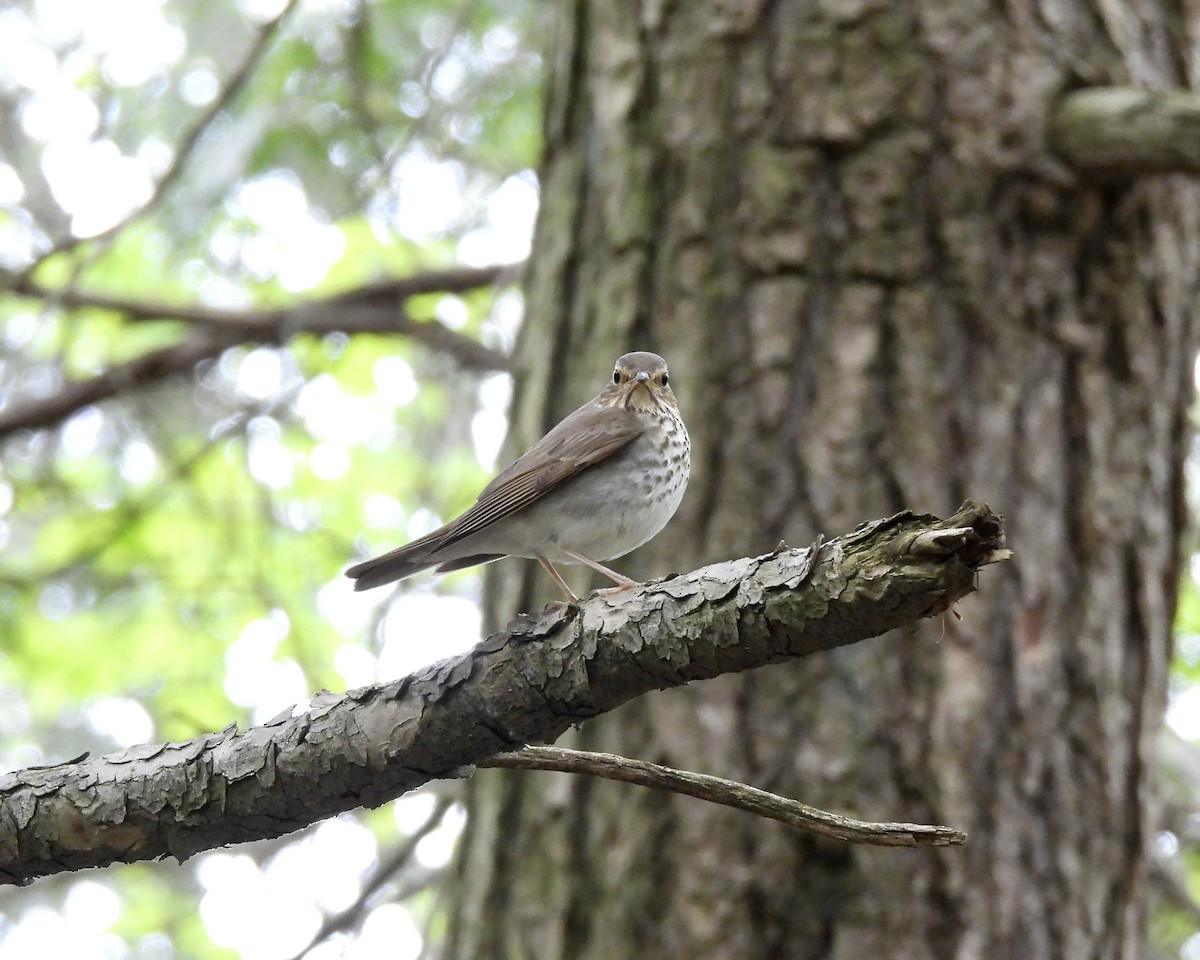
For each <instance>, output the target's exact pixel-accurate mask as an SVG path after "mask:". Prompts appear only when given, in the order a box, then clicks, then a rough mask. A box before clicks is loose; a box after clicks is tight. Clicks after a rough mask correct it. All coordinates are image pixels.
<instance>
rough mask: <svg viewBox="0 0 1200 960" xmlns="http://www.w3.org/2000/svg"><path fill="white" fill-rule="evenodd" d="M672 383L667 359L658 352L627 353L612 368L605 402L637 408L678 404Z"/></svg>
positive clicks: (664, 406) (649, 408) (605, 392)
mask: <svg viewBox="0 0 1200 960" xmlns="http://www.w3.org/2000/svg"><path fill="white" fill-rule="evenodd" d="M670 383H671V378H670V377H669V376H668V375H667V361H666V360H664V359H663V358H662V357H660V356H659V355H658V354H657V353H645V352H639V353H627V354H625V356H623V357H621V358H620V359H619V360H617V363H616V366H615V367H613V373H612V382H611V383H610V384H609V385H608V386H607V387H605V389H604V393H603V394H602V395H601V396H602V402H604V403H607V404H611V405H612V406H621V407H632V408H633V409H635V410H659V409H663V408H670V407H675V406H677V404H676V401H675V394H674V393H673V392H672V391H671V386H670Z"/></svg>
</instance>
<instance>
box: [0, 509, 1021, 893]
mask: <svg viewBox="0 0 1200 960" xmlns="http://www.w3.org/2000/svg"><path fill="white" fill-rule="evenodd" d="M1006 557H1007V551H1006V550H1004V547H1003V534H1002V530H1001V525H1000V520H999V518H998V517H996V516H995V515H994V514H993V513H992V512H991V511H990V510H989V509H988V508H987V507H985V506H981V505H978V504H974V503H971V502H967V503H966V504H964V505H963V507H962V508H961V509H960V510H959V511H958V512H957V513H956V514H954V515H953V516H952V517H950V518H948V519H945V520H938V519H937V518H934V517H930V516H916V515H913V514H911V513H901V514H898V515H896V516H894V517H891V518H889V519H886V520H880V521H876V522H873V523H869V524H864V525H863V526H862V527H860V528H859V529H858V530H856V531H855V532H854V533H851V534H848V535H846V536H843V537H840V538H838V539H835V540H832V541H830V542H828V543H825V544H823V545H817V546H815V548H806V549H781V550H779V551H777V552H775V553H771V554H767V555H765V556H760V557H754V558H744V559H740V560H731V561H726V562H723V563H717V564H713V565H711V566H708V567H703V568H701V569H699V570H695V571H693V572H691V573H687V574H682V575H678V576H673V577H670V578H667V579H665V580H661V581H658V582H656V583H653V584H650V585H647V586H646V587H644V588H642V589H639V590H634V591H626V592H622V593H617V594H612V595H604V596H597V597H593V598H591V599H589V600H587V601H585V602H584V603H582V604H581V605H579V606H573V605H557V606H552V607H548V608H547V609H546V611H544V612H543V613H542V614H541V615H540V616H538V617H531V616H522V617H520V618H518V619H517V620H515V621H514V622H513V623H511V624H510V625H509V626H508V628H507V629H506V630H504V631H501V632H499V633H496V634H494V635H493V636H491V637H489V638H488V639H486V640H484V641H483V642H481V643H480V644H478V645H477V646H476V647H475V648H474V649H472V650H471V651H469V652H468V653H465V654H463V655H461V656H458V657H453V658H450V659H448V660H443V661H441V662H439V663H436V664H433V665H432V666H430V667H427V668H425V669H424V670H422V671H419V672H417V673H414V674H412V675H410V676H408V677H405V678H403V679H401V680H398V681H395V682H392V683H386V684H376V685H373V686H369V687H363V688H361V689H358V690H354V691H350V692H348V693H345V694H339V695H333V694H329V693H321V694H318V695H317V696H316V697H314V698H313V700H312V701H311V702H310V703H309V704H307V705H306V706H304V707H303V708H298V709H296V710H293V711H288V712H286V713H284V714H282V715H280V716H279V717H277V718H276V719H274V720H272V721H270V722H268V723H266V724H263V725H261V726H257V727H252V728H250V729H248V730H246V731H244V732H239V731H238V730H237V729H236V728H235V727H232V726H231V727H228V728H226V729H225V730H222V731H220V732H217V733H212V734H208V735H205V736H203V737H198V738H196V739H194V740H189V741H186V742H181V743H167V744H157V745H146V746H139V747H134V748H132V749H129V750H126V751H124V752H122V753H119V754H113V755H110V756H106V757H99V758H95V759H85V760H82V761H80V762H73V763H66V764H61V765H58V766H54V767H47V768H32V769H28V770H23V771H18V772H15V773H11V774H8V775H6V776H4V777H2V778H0V798H2V802H0V882H4V883H23V882H28V881H29V880H31V879H34V878H36V877H40V876H45V875H48V874H53V873H59V872H63V871H67V870H77V869H81V868H84V867H96V866H104V865H106V864H109V863H113V862H116V861H123V862H130V861H135V860H145V859H153V858H158V857H163V856H174V857H176V858H178V859H181V860H182V859H184V858H186V857H188V856H191V855H192V854H194V853H197V852H199V851H201V850H206V849H210V848H212V847H215V846H220V845H224V844H228V843H232V842H237V841H247V840H255V839H261V838H265V837H274V836H279V835H280V834H284V833H288V832H290V831H292V830H296V829H299V828H300V827H303V826H306V825H307V824H309V823H312V822H314V821H316V820H319V819H321V818H323V817H328V816H332V815H334V814H336V813H339V812H342V811H345V810H349V809H352V808H354V807H358V806H363V805H366V806H374V805H377V804H380V803H383V802H384V801H386V800H389V799H391V798H393V797H396V796H398V795H400V794H401V793H404V792H405V791H407V790H411V789H413V788H415V787H417V786H420V785H421V784H423V783H425V782H427V781H429V780H431V779H434V778H437V777H445V776H457V775H460V774H462V773H464V772H467V769H465V768H469V765H470V764H473V763H475V762H476V761H479V760H481V759H483V758H485V757H487V756H490V755H491V754H494V753H497V752H499V751H502V750H508V749H511V748H512V747H513V746H515V745H520V744H525V743H537V742H550V741H553V740H554V739H556V738H557V737H558V736H559V735H560V734H562V733H563V732H564V731H565V730H566V729H567V728H568V727H569V726H570V725H572V724H574V723H578V722H579V721H581V720H584V719H586V718H588V717H591V716H595V715H597V714H601V713H604V712H606V711H608V710H611V709H613V708H614V707H616V706H618V705H620V704H622V703H624V702H626V701H628V700H630V699H632V698H634V697H637V696H640V695H641V694H644V693H647V692H649V691H651V690H655V689H662V688H666V687H673V686H679V685H682V684H685V683H689V682H691V681H693V680H702V679H707V678H710V677H715V676H717V675H719V674H722V673H731V672H736V671H742V670H748V669H751V668H753V667H759V666H764V665H766V664H770V663H777V662H780V661H783V660H787V659H791V658H795V657H803V656H806V655H808V654H811V653H815V652H817V651H820V650H827V649H830V648H832V647H836V646H841V645H844V644H848V643H854V642H856V641H858V640H862V639H865V638H867V637H870V636H875V635H877V634H880V633H883V632H885V631H887V630H890V629H893V628H895V627H897V626H901V625H903V624H908V623H912V622H913V621H915V620H917V619H919V618H921V617H927V616H931V615H933V614H936V613H939V612H941V611H944V610H946V609H947V608H948V606H949V605H950V604H952V603H953V602H954V601H956V600H957V599H959V598H960V597H963V596H965V595H966V594H967V593H969V592H971V591H972V590H973V589H974V586H975V575H976V571H977V569H978V568H979V567H980V566H982V565H984V564H987V563H991V562H995V561H996V560H1001V559H1004V558H1006Z"/></svg>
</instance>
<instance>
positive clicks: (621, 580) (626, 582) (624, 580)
mask: <svg viewBox="0 0 1200 960" xmlns="http://www.w3.org/2000/svg"><path fill="white" fill-rule="evenodd" d="M557 546H558V549H559V550H561V551H562V552H563V553H565V554H566V555H567V556H568V557H572V558H574V559H575V560H578V561H579V562H580V563H582V564H586V565H587V566H589V567H591V568H592V569H593V570H595V571H596V572H597V573H602V574H604V575H605V576H606V577H608V578H609V579H610V580H611V581H612V582H613V583H615V584H616V586H615V587H605V588H604V589H602V590H597V591H596V592H597V593H617V592H619V591H621V590H630V589H632V588H633V587H640V586H641V584H640V583H638V582H637V581H636V580H630V579H629V578H628V577H627V576H625V575H624V574H621V573H617V571H616V570H610V569H609V568H608V567H606V566H605V565H604V564H602V563H597V562H596V561H595V560H593V559H592V558H591V557H585V556H584V555H583V554H582V553H576V552H575V551H574V550H572V549H571V548H570V547H564V546H563V545H562V544H561V543H560V544H557Z"/></svg>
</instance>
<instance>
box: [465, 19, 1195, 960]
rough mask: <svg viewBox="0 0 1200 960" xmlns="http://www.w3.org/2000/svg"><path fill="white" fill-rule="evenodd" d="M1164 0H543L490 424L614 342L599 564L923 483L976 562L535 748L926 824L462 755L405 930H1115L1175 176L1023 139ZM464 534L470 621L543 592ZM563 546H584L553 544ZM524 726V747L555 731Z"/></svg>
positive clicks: (483, 945)
mask: <svg viewBox="0 0 1200 960" xmlns="http://www.w3.org/2000/svg"><path fill="white" fill-rule="evenodd" d="M1183 16H1184V14H1183V13H1182V7H1181V6H1180V5H1177V4H1174V3H1172V2H1170V0H1110V2H1105V3H1099V2H1097V0H1078V2H1075V3H1072V4H1063V5H1055V6H1053V7H1037V8H1034V7H1029V6H1026V5H1022V4H1017V5H1012V4H1008V5H997V4H987V3H979V2H961V3H945V2H943V0H922V2H917V3H906V4H892V3H883V2H871V0H865V2H828V3H820V4H814V3H804V2H801V0H778V2H774V3H763V2H757V3H756V2H753V0H747V2H740V3H730V2H717V0H709V2H695V3H676V4H663V3H657V2H649V0H646V2H644V3H642V4H637V3H632V2H626V3H598V2H597V3H585V2H577V3H575V4H573V5H570V6H568V5H563V7H562V9H561V20H562V24H561V29H560V30H559V32H558V36H557V38H556V42H555V45H554V48H553V50H552V53H551V56H552V82H551V89H550V94H549V100H548V105H547V120H546V130H547V142H546V155H545V162H544V167H543V170H542V212H541V218H540V223H539V226H538V235H537V240H536V244H535V252H534V256H533V257H532V263H533V264H534V266H533V269H532V274H531V276H530V279H529V286H528V311H527V312H528V317H527V320H526V325H525V328H524V330H523V339H522V343H521V345H520V348H519V357H518V359H519V363H520V370H519V372H518V381H519V388H518V392H517V395H516V399H515V403H514V422H513V434H514V438H513V448H514V449H515V448H517V447H520V446H523V445H525V444H526V443H528V442H530V441H531V440H532V439H535V438H536V436H538V435H539V434H540V433H541V432H542V431H543V430H544V429H545V428H547V427H548V426H549V425H551V424H552V423H553V422H554V421H556V420H557V419H559V418H561V417H562V416H563V415H564V414H566V413H567V412H568V411H569V410H571V409H572V408H573V407H574V406H575V405H576V404H578V403H579V402H581V401H582V400H583V399H585V398H586V397H588V396H590V395H591V394H592V393H594V392H595V390H597V389H598V387H599V385H600V384H602V383H603V381H604V379H605V378H606V376H608V374H609V372H610V364H611V361H612V360H613V359H615V357H616V356H617V355H618V354H620V353H621V352H623V351H624V350H626V349H631V348H638V349H652V350H656V351H658V352H660V353H662V354H663V355H664V356H666V357H667V359H668V361H669V362H670V364H671V371H672V383H673V385H675V387H676V392H677V394H678V396H679V399H680V403H681V405H682V408H683V411H684V416H685V418H686V420H687V423H688V426H689V429H690V431H691V434H692V440H693V464H694V467H693V478H692V483H691V487H690V489H689V491H688V494H687V497H686V499H685V501H684V504H683V507H682V508H681V510H680V513H679V515H678V516H677V517H676V519H675V520H674V521H673V522H672V524H671V525H670V526H669V527H668V528H667V530H666V531H664V533H663V534H662V535H660V536H659V537H658V538H657V539H656V540H655V541H653V542H652V543H651V544H650V545H648V546H647V547H646V548H644V549H643V550H642V551H640V552H639V553H638V554H637V555H636V556H634V557H632V558H628V559H626V560H625V561H618V562H617V564H616V565H617V566H618V567H619V568H620V569H622V570H623V571H625V572H628V573H630V574H632V575H635V576H648V575H657V574H664V573H668V572H670V571H673V570H681V569H688V568H690V567H692V566H694V565H696V564H698V563H701V562H705V561H711V560H716V559H721V558H726V557H733V556H739V555H742V554H748V553H749V554H753V553H761V552H764V551H767V550H769V549H772V548H773V547H774V546H775V545H776V543H777V542H778V541H779V540H780V539H781V538H782V539H785V540H787V541H788V542H789V543H793V544H801V543H804V542H807V541H809V540H811V539H812V538H813V537H814V535H815V534H816V533H818V532H825V533H838V532H841V531H844V530H846V529H849V528H850V527H852V526H853V525H855V524H856V523H857V522H859V521H861V520H864V519H868V518H872V517H877V516H882V515H884V514H887V513H889V512H891V511H895V510H899V509H900V508H903V507H911V508H913V509H916V510H919V511H929V512H934V513H939V514H942V515H944V514H946V513H948V512H951V511H952V510H953V509H954V508H955V507H956V506H957V505H958V503H959V502H960V501H961V500H962V499H963V498H964V497H966V496H971V497H974V498H977V499H981V500H985V501H987V502H989V503H990V504H991V505H992V506H993V507H994V508H996V509H997V510H998V511H999V512H1001V513H1003V514H1006V515H1007V517H1008V521H1007V529H1008V534H1009V543H1010V545H1011V546H1012V547H1013V548H1014V549H1015V551H1016V562H1015V563H1014V564H1011V565H1007V566H1008V569H1003V570H1001V569H998V570H997V573H996V575H995V576H993V577H991V578H990V579H989V582H988V583H987V584H986V587H985V589H984V590H983V592H982V593H980V594H978V595H977V596H976V597H973V598H970V599H969V600H968V601H966V602H964V603H963V604H962V605H961V607H960V610H959V612H960V613H961V615H962V619H961V621H960V620H957V619H955V618H953V617H949V616H947V617H945V618H943V620H942V622H940V623H934V624H932V625H931V626H928V627H925V628H923V629H922V630H921V631H920V633H919V635H918V636H917V637H916V638H913V637H907V638H900V637H894V636H890V637H885V638H883V639H880V640H877V641H868V642H866V643H864V644H861V645H859V646H858V647H856V648H848V649H843V650H837V651H833V652H832V653H830V654H828V655H821V656H815V657H812V658H809V660H808V661H806V662H804V663H799V664H794V665H785V666H781V667H771V668H767V669H764V670H760V671H756V672H753V673H750V674H746V675H741V676H736V677H723V678H720V679H718V680H715V681H712V682H707V683H703V684H699V685H695V686H694V687H692V688H689V689H685V690H675V691H668V692H664V693H661V694H655V695H652V696H649V697H646V698H643V699H642V700H640V701H636V702H634V703H631V704H629V705H627V706H626V707H624V708H622V709H621V710H619V711H617V712H616V713H615V714H613V715H611V716H606V717H603V718H600V719H599V720H597V721H595V722H591V723H588V724H587V725H585V726H584V727H582V728H581V729H579V730H578V731H576V732H575V733H574V735H573V736H572V737H571V738H569V745H577V746H582V747H588V748H595V749H604V750H609V751H613V752H619V753H625V754H628V755H631V756H634V757H640V758H643V759H648V760H653V761H658V762H663V763H667V764H671V765H675V766H679V767H684V768H687V769H692V770H698V771H703V772H708V773H715V774H719V775H722V776H726V777H733V778H737V779H740V780H744V781H746V782H748V783H751V784H754V785H756V786H759V787H764V788H766V789H769V790H773V791H776V792H780V793H784V794H787V795H789V796H794V797H796V798H798V799H802V800H804V801H806V802H809V803H813V804H815V805H818V806H822V807H827V808H832V809H834V810H838V811H842V812H845V813H848V814H850V815H854V816H860V817H864V818H868V819H891V820H915V821H926V822H942V823H948V824H950V825H953V826H956V827H961V828H963V829H965V830H967V831H968V833H969V835H970V837H969V840H968V844H967V846H966V847H965V848H948V849H941V850H937V849H922V850H893V849H871V848H865V847H851V846H847V845H843V844H839V843H832V842H827V841H822V840H815V839H813V838H811V837H808V836H805V835H801V834H797V833H795V832H792V831H790V830H788V829H787V828H786V827H783V826H780V825H778V824H774V823H767V822H764V821H762V820H759V819H755V818H752V817H749V816H745V815H739V814H738V813H735V812H731V811H728V810H724V809H719V808H716V807H712V806H708V805H705V804H703V803H700V802H698V801H693V800H688V799H683V798H679V797H674V796H666V795H662V794H658V793H654V792H649V791H644V790H639V789H637V788H633V787H627V786H621V785H616V784H612V783H605V782H598V781H595V780H591V779H587V778H570V777H567V776H565V775H558V774H536V775H530V774H524V773H512V772H504V773H502V772H500V771H489V772H487V773H486V775H485V774H481V775H479V776H478V777H476V778H474V780H472V782H471V785H470V809H469V823H468V827H467V829H466V832H465V835H464V838H463V842H462V846H461V849H460V853H459V860H458V864H457V869H458V876H457V878H456V884H455V886H454V889H453V893H452V907H453V910H452V918H451V919H452V922H451V926H450V930H449V937H448V945H447V955H448V956H450V957H452V958H454V960H491V958H495V957H509V958H516V957H546V958H549V957H571V958H573V960H587V958H597V960H599V958H613V957H738V958H756V957H789V958H809V957H811V958H834V957H836V958H860V957H875V956H887V957H889V958H908V957H988V958H1000V957H1013V958H1017V957H1019V958H1022V960H1038V958H1046V960H1064V958H1073V957H1128V958H1134V957H1139V956H1141V955H1142V953H1143V938H1144V932H1145V923H1144V920H1145V907H1144V903H1143V887H1144V882H1143V881H1144V878H1145V871H1146V856H1147V846H1148V842H1149V840H1150V839H1151V838H1152V836H1153V830H1154V824H1155V807H1154V803H1153V789H1152V783H1151V780H1152V776H1151V771H1152V767H1153V762H1152V760H1153V757H1152V751H1153V742H1154V735H1155V731H1156V730H1157V728H1158V726H1159V723H1160V718H1161V714H1162V709H1163V700H1164V689H1165V680H1166V671H1167V664H1168V658H1169V651H1170V628H1171V618H1172V613H1173V606H1174V599H1175V581H1176V574H1177V564H1178V560H1179V536H1180V530H1181V527H1182V524H1183V519H1184V518H1183V497H1182V490H1181V487H1182V460H1183V456H1184V451H1185V447H1186V445H1187V442H1188V438H1189V435H1190V431H1189V428H1188V425H1187V420H1186V410H1187V407H1188V404H1189V402H1190V399H1191V396H1192V387H1191V376H1190V371H1191V366H1192V359H1193V356H1194V351H1195V348H1196V340H1197V322H1196V318H1195V302H1196V294H1197V289H1196V286H1197V280H1196V278H1197V277H1198V276H1200V244H1198V243H1197V240H1196V237H1197V236H1200V193H1198V192H1197V190H1196V188H1195V187H1194V186H1193V185H1192V184H1191V183H1190V182H1186V181H1183V180H1181V179H1179V178H1162V179H1158V180H1154V181H1147V182H1141V183H1123V184H1115V185H1113V184H1110V185H1108V186H1103V187H1101V186H1096V185H1092V184H1089V183H1086V182H1079V181H1077V180H1075V179H1074V178H1073V177H1072V175H1071V174H1070V172H1069V171H1068V170H1067V169H1066V168H1065V167H1064V166H1063V165H1062V164H1061V163H1059V162H1058V161H1056V160H1055V158H1054V157H1053V156H1051V155H1049V154H1048V152H1047V151H1046V148H1045V146H1044V139H1045V138H1044V131H1045V126H1046V118H1047V111H1048V110H1049V109H1050V107H1051V104H1052V101H1053V98H1054V97H1055V96H1056V95H1057V94H1059V93H1061V92H1062V91H1064V90H1066V89H1069V88H1070V87H1072V86H1078V85H1079V84H1080V83H1089V84H1090V83H1114V82H1116V83H1132V84H1139V85H1143V86H1148V87H1166V86H1173V85H1182V86H1186V85H1187V84H1188V81H1189V80H1190V77H1186V76H1183V75H1181V72H1180V71H1181V70H1183V69H1185V67H1184V65H1185V64H1186V63H1188V61H1187V60H1186V58H1185V50H1186V49H1188V40H1187V37H1188V33H1187V26H1188V25H1187V24H1185V23H1184V22H1183ZM540 578H541V574H540V573H537V572H536V571H530V570H527V569H523V568H522V565H519V564H516V563H512V564H502V565H500V566H499V567H498V568H497V569H496V570H495V571H494V574H493V579H492V581H491V584H490V598H491V606H490V609H491V613H492V615H493V617H494V618H496V619H500V618H503V617H506V616H508V615H510V614H511V613H512V612H513V611H514V610H515V609H517V608H518V607H520V608H523V609H529V608H530V607H531V606H532V605H533V604H534V603H535V601H540V600H543V599H546V598H548V597H549V595H550V594H549V591H548V584H545V583H544V582H543V580H542V579H540ZM583 582H586V581H583ZM562 742H564V743H567V742H568V741H567V740H564V741H562Z"/></svg>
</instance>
